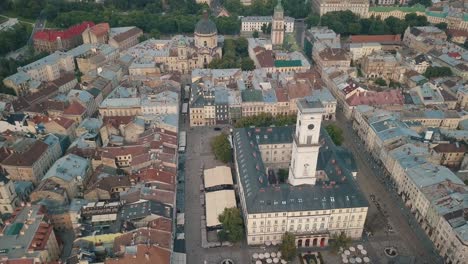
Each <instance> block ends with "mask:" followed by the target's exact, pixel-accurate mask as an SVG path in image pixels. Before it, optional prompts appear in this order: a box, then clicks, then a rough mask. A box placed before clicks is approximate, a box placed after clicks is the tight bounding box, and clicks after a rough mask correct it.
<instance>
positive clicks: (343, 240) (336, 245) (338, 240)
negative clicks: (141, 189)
mask: <svg viewBox="0 0 468 264" xmlns="http://www.w3.org/2000/svg"><path fill="white" fill-rule="evenodd" d="M350 244H351V238H350V237H348V236H346V234H345V233H344V232H341V233H340V234H339V235H338V234H334V235H332V237H331V240H330V246H331V249H332V252H334V253H337V252H339V250H340V248H348V247H349V246H350Z"/></svg>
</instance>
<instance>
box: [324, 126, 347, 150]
mask: <svg viewBox="0 0 468 264" xmlns="http://www.w3.org/2000/svg"><path fill="white" fill-rule="evenodd" d="M325 130H326V131H327V133H328V135H329V136H330V138H331V139H332V141H333V143H335V145H337V146H341V144H343V141H344V137H343V130H341V128H339V127H338V126H336V125H334V124H330V125H328V126H326V127H325Z"/></svg>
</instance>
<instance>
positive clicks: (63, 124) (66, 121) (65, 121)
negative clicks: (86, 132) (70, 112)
mask: <svg viewBox="0 0 468 264" xmlns="http://www.w3.org/2000/svg"><path fill="white" fill-rule="evenodd" d="M52 121H54V122H55V123H57V124H59V125H60V126H61V127H63V128H66V129H68V128H69V127H71V126H72V125H73V124H74V123H75V121H73V120H71V119H68V118H66V117H63V116H61V117H57V118H54V119H53V120H52Z"/></svg>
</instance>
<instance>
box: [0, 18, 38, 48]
mask: <svg viewBox="0 0 468 264" xmlns="http://www.w3.org/2000/svg"><path fill="white" fill-rule="evenodd" d="M30 33H31V30H30V29H28V28H27V27H26V26H25V25H23V24H21V23H18V24H16V25H14V26H13V27H11V28H9V29H7V30H3V31H0V56H4V55H5V54H7V53H8V52H10V51H14V50H17V49H19V48H21V47H23V46H24V45H26V42H27V41H28V39H29V34H30Z"/></svg>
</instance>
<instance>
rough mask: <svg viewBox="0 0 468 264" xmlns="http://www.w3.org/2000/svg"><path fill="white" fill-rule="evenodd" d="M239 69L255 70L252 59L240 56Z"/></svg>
mask: <svg viewBox="0 0 468 264" xmlns="http://www.w3.org/2000/svg"><path fill="white" fill-rule="evenodd" d="M241 69H242V70H243V71H253V70H255V63H254V61H253V60H252V59H251V58H249V57H245V58H242V62H241Z"/></svg>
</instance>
